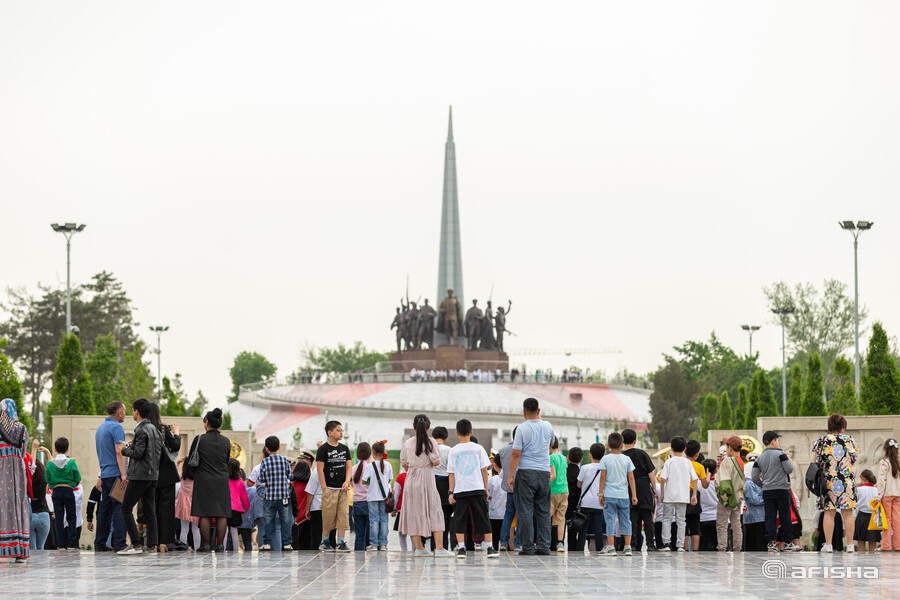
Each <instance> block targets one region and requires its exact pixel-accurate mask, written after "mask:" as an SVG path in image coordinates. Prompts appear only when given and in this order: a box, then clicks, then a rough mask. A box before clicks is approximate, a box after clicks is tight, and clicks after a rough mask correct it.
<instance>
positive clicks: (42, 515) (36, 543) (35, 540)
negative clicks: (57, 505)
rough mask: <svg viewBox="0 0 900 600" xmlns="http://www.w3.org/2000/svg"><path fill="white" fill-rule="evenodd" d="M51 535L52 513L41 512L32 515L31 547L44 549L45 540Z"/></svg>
mask: <svg viewBox="0 0 900 600" xmlns="http://www.w3.org/2000/svg"><path fill="white" fill-rule="evenodd" d="M48 535H50V513H47V512H39V513H34V514H32V515H31V541H30V543H29V548H31V549H32V550H43V549H44V542H46V541H47V536H48Z"/></svg>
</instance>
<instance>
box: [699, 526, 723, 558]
mask: <svg viewBox="0 0 900 600" xmlns="http://www.w3.org/2000/svg"><path fill="white" fill-rule="evenodd" d="M718 540H719V535H718V533H716V522H715V521H700V550H703V551H706V552H709V551H712V552H715V550H716V547H717V546H718Z"/></svg>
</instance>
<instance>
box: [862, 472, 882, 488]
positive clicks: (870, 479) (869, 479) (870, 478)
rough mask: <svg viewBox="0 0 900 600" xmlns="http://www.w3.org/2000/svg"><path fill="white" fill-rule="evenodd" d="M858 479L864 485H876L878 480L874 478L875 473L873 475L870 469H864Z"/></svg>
mask: <svg viewBox="0 0 900 600" xmlns="http://www.w3.org/2000/svg"><path fill="white" fill-rule="evenodd" d="M859 478H860V479H861V480H863V481H865V482H866V483H871V484H872V485H875V484H876V483H878V479H877V478H876V477H875V473H873V472H872V470H871V469H866V470H865V471H863V472H862V473H860V474H859Z"/></svg>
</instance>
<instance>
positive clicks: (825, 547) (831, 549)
mask: <svg viewBox="0 0 900 600" xmlns="http://www.w3.org/2000/svg"><path fill="white" fill-rule="evenodd" d="M821 552H829V553H830V552H834V546H832V545H831V544H822V550H821Z"/></svg>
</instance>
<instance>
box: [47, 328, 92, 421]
mask: <svg viewBox="0 0 900 600" xmlns="http://www.w3.org/2000/svg"><path fill="white" fill-rule="evenodd" d="M92 414H94V396H93V390H92V389H91V378H90V375H88V372H87V369H86V368H85V365H84V357H83V356H82V355H81V342H80V341H79V340H78V336H77V335H75V334H74V333H70V334H69V335H67V336H64V337H63V340H62V343H61V344H60V345H59V350H58V351H57V354H56V369H55V370H54V371H53V389H51V390H50V407H49V408H48V410H47V424H48V425H49V426H50V427H51V428H52V418H53V415H92Z"/></svg>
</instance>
